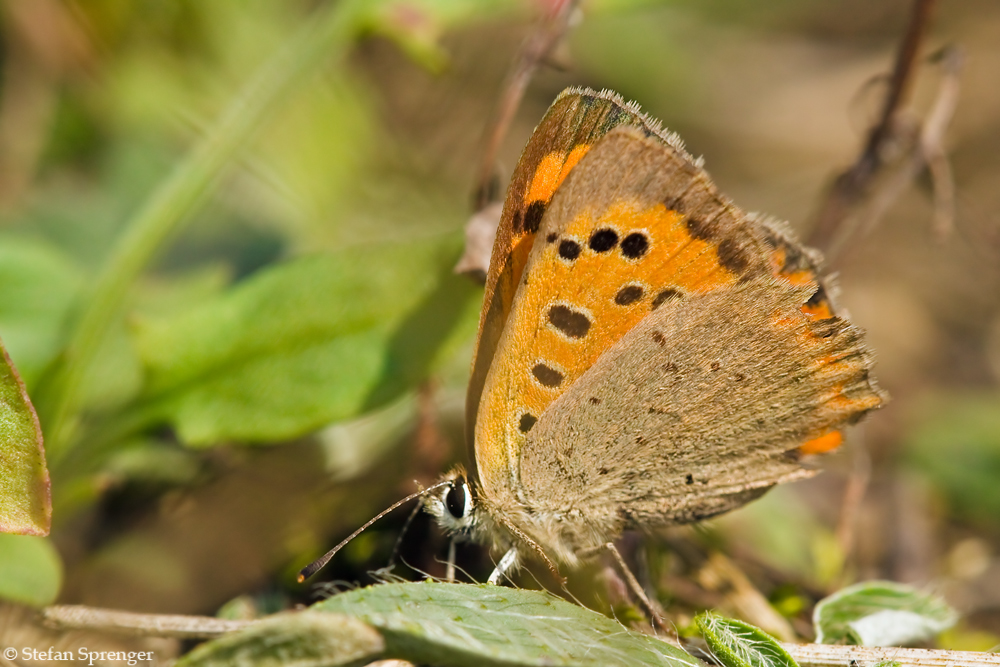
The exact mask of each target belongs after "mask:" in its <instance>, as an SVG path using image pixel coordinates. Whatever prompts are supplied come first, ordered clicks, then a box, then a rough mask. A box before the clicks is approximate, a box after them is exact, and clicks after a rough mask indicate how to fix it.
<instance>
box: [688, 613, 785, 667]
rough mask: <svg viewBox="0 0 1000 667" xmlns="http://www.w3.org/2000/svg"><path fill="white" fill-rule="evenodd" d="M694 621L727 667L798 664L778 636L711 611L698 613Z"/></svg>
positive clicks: (782, 666)
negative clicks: (780, 642) (782, 645)
mask: <svg viewBox="0 0 1000 667" xmlns="http://www.w3.org/2000/svg"><path fill="white" fill-rule="evenodd" d="M695 623H696V624H697V625H698V628H699V629H700V630H701V635H702V637H704V638H705V641H706V642H707V643H708V647H709V648H710V649H711V650H712V653H713V654H714V655H715V657H716V658H718V659H719V661H720V662H721V663H722V664H723V665H725V666H726V667H798V665H797V664H796V662H795V660H793V659H792V656H790V655H788V652H787V651H785V649H783V648H782V647H781V644H779V643H778V640H777V639H775V638H774V637H772V636H771V635H769V634H767V633H766V632H764V631H763V630H761V629H760V628H757V627H755V626H753V625H750V624H749V623H744V622H743V621H737V620H734V619H731V618H724V617H722V616H718V615H717V614H712V613H704V614H700V615H698V616H697V617H696V618H695Z"/></svg>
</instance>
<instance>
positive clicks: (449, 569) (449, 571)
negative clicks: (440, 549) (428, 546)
mask: <svg viewBox="0 0 1000 667" xmlns="http://www.w3.org/2000/svg"><path fill="white" fill-rule="evenodd" d="M444 579H445V581H447V582H448V583H454V581H455V538H452V539H451V540H450V541H449V542H448V563H447V565H446V567H445V571H444Z"/></svg>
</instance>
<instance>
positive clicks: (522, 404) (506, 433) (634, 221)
mask: <svg viewBox="0 0 1000 667" xmlns="http://www.w3.org/2000/svg"><path fill="white" fill-rule="evenodd" d="M567 162H568V160H567ZM687 220H688V218H687V216H685V215H683V214H681V213H678V212H677V211H674V210H670V209H668V208H667V207H666V206H665V205H664V204H656V205H654V206H652V207H646V208H642V207H640V206H639V205H638V204H637V203H635V202H618V203H615V204H613V205H612V206H610V207H609V208H608V209H607V210H606V211H604V212H602V213H600V214H598V215H595V214H594V212H591V211H587V212H584V213H583V214H580V215H578V216H577V217H576V218H575V219H573V220H571V221H570V223H569V224H568V225H567V226H566V228H565V229H564V230H563V231H562V232H561V233H559V234H556V233H551V234H549V235H548V236H547V237H546V238H545V239H539V243H544V245H543V246H542V247H541V248H540V249H539V253H540V254H539V255H538V256H536V257H535V259H534V260H532V261H533V264H532V269H531V272H530V274H527V275H526V276H525V278H524V281H523V285H522V287H521V292H520V294H519V297H518V298H519V300H520V305H519V307H518V309H517V311H516V312H515V313H514V314H512V316H511V319H510V320H509V321H508V323H507V325H508V327H509V328H510V331H508V332H506V333H505V339H504V342H503V343H502V344H501V345H502V347H503V348H504V352H503V354H502V355H498V357H497V359H496V361H495V368H493V369H491V382H490V387H491V391H490V392H489V394H488V395H486V396H484V397H483V404H482V406H481V409H480V418H481V419H480V423H478V424H477V425H476V431H477V433H476V442H477V457H478V461H479V464H480V467H481V468H486V467H492V466H501V465H503V460H504V459H506V461H508V462H514V461H516V460H517V459H518V457H517V456H516V453H517V450H518V449H519V448H520V443H521V442H523V440H524V435H525V433H527V432H528V431H529V430H530V429H531V427H532V426H534V424H535V422H536V421H537V419H538V417H540V416H541V414H542V413H543V412H544V411H545V409H546V408H547V407H548V406H549V404H551V403H552V401H554V400H555V399H556V398H558V397H559V396H560V395H561V394H562V393H563V392H564V391H565V390H566V389H567V388H568V387H569V386H570V385H571V384H573V382H575V381H576V380H577V379H578V378H579V377H580V376H581V375H583V373H584V372H585V371H586V370H587V369H588V368H590V367H591V366H593V364H594V363H595V362H596V361H597V359H598V358H599V357H600V356H601V355H602V354H604V352H605V351H606V350H607V349H608V348H609V347H610V346H611V345H613V344H614V343H615V342H616V341H618V340H619V339H620V338H622V337H623V336H624V335H625V334H626V333H627V332H628V331H629V330H631V329H632V328H633V327H634V326H635V325H636V324H638V322H639V321H640V320H641V319H642V318H644V317H645V316H646V315H647V314H648V313H649V312H650V311H651V310H653V309H655V308H656V307H658V306H659V305H661V304H662V303H663V302H664V301H665V300H667V299H674V298H684V295H687V294H693V293H702V292H708V291H711V290H713V289H716V288H719V287H722V286H725V285H732V284H734V283H735V282H736V280H737V278H738V276H737V274H736V273H733V272H731V271H730V270H728V269H727V268H726V267H725V266H723V265H722V264H721V263H720V260H719V257H718V246H717V245H716V244H713V243H711V242H709V241H706V240H703V239H700V238H698V237H696V236H695V235H694V234H692V232H691V231H690V230H689V229H688V226H687ZM490 442H492V443H494V444H493V445H492V446H486V447H483V446H480V443H490ZM498 442H503V443H505V445H506V447H504V448H501V447H496V446H495V445H496V444H497V443H498ZM502 450H506V451H502ZM511 474H516V471H514V470H512V471H511Z"/></svg>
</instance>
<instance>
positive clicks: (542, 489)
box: [519, 277, 881, 560]
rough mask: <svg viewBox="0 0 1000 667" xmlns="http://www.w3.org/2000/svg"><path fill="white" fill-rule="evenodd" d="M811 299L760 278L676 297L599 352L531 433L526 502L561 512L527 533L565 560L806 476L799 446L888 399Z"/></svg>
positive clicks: (852, 333)
mask: <svg viewBox="0 0 1000 667" xmlns="http://www.w3.org/2000/svg"><path fill="white" fill-rule="evenodd" d="M810 293H811V288H802V287H794V286H791V285H790V284H789V283H787V282H786V281H783V280H779V279H775V278H773V277H764V278H754V279H752V280H749V281H746V282H742V283H738V284H736V285H734V286H733V287H732V288H725V289H719V290H715V291H713V292H709V293H706V294H700V295H693V296H691V297H689V298H687V299H679V300H675V301H671V302H670V303H668V304H665V305H664V307H662V308H660V309H658V310H657V311H655V312H654V313H652V314H651V315H650V316H649V317H647V318H646V319H644V320H643V321H642V322H641V323H640V324H639V325H638V326H636V327H635V328H634V329H632V330H631V331H630V332H629V333H628V334H627V335H626V336H625V337H623V338H622V339H621V340H620V341H618V342H617V343H616V344H615V345H614V346H612V348H611V349H609V350H608V351H607V352H605V354H604V355H602V356H601V358H600V359H599V360H598V361H597V363H596V364H595V365H594V366H593V367H592V368H591V369H590V370H588V371H587V372H586V373H585V374H584V375H583V377H582V378H580V380H578V381H577V382H576V383H575V384H574V385H573V386H571V387H570V388H569V389H568V390H567V391H566V392H565V393H564V394H563V395H562V396H561V397H560V398H559V399H557V400H556V401H555V402H554V403H553V404H552V405H551V406H550V407H549V409H548V410H547V411H546V412H545V413H544V414H543V415H542V417H541V419H540V420H539V421H538V423H537V424H536V425H535V427H534V428H533V429H532V431H531V433H529V434H528V436H527V441H526V443H525V445H524V448H523V451H522V455H521V458H520V461H519V467H520V483H521V489H522V494H523V496H522V502H523V503H524V505H525V506H528V507H531V508H532V515H533V516H541V517H545V516H553V515H554V513H555V514H558V515H559V516H560V517H562V520H561V521H560V522H559V523H558V528H557V529H555V530H552V525H551V524H545V523H544V522H536V521H533V520H531V519H525V521H524V523H525V524H526V525H527V526H528V528H527V531H528V532H530V533H531V534H532V536H533V538H534V539H536V540H538V541H539V543H541V544H545V545H547V546H550V547H552V548H553V549H554V550H555V551H556V552H557V553H558V555H559V556H560V557H561V558H562V559H563V560H566V559H571V558H572V554H573V553H575V552H576V551H578V550H579V549H581V548H586V547H590V546H596V544H595V543H594V542H595V540H597V541H598V543H599V541H600V540H604V539H607V537H608V536H610V535H615V534H617V533H619V532H620V531H621V530H622V529H625V528H632V527H646V528H649V527H653V526H657V525H665V524H671V523H685V522H690V521H696V520H699V519H703V518H706V517H709V516H713V515H715V514H718V513H720V512H724V511H726V510H729V509H733V508H734V507H737V506H739V505H742V504H744V503H745V502H747V501H748V500H750V499H752V498H753V497H756V496H757V495H760V494H761V493H763V492H764V491H766V490H767V489H768V488H770V487H771V486H773V485H774V484H776V483H779V482H783V481H787V480H789V479H794V478H797V477H802V476H808V475H809V474H811V471H809V470H807V469H805V468H803V467H802V466H801V464H800V463H799V455H798V453H797V451H796V448H797V446H798V445H799V444H800V443H802V442H804V441H807V440H809V439H812V438H815V437H817V436H819V435H821V434H823V433H827V432H829V431H830V430H831V429H834V428H837V427H840V426H842V425H844V424H846V423H849V422H851V421H853V420H856V419H858V418H859V417H860V416H861V415H862V414H864V412H866V411H868V410H871V409H873V408H875V407H877V406H878V405H879V404H880V402H881V397H880V395H879V394H878V392H877V390H876V389H875V388H874V386H873V384H872V381H871V380H870V378H869V368H870V365H871V359H870V355H869V354H868V352H867V351H866V350H865V348H864V346H863V344H862V341H861V333H860V331H859V330H858V329H856V328H855V327H853V326H851V325H849V324H848V323H847V322H845V321H843V320H840V319H837V318H827V319H823V320H819V319H816V318H810V317H808V316H807V315H806V314H805V313H803V312H802V309H801V306H802V304H803V302H805V301H806V300H807V299H808V298H809V296H810ZM570 508H572V511H570ZM547 533H551V534H547Z"/></svg>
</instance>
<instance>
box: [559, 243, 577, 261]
mask: <svg viewBox="0 0 1000 667" xmlns="http://www.w3.org/2000/svg"><path fill="white" fill-rule="evenodd" d="M580 251H581V248H580V244H579V243H577V242H576V241H574V240H573V239H563V240H562V241H560V242H559V256H560V257H562V258H563V259H565V260H567V261H570V262H572V261H573V260H574V259H576V258H577V257H579V256H580Z"/></svg>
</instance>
